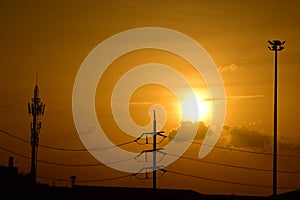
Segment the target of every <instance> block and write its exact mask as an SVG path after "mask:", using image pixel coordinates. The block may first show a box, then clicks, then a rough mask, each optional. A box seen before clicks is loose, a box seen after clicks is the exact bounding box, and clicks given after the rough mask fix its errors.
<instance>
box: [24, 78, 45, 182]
mask: <svg viewBox="0 0 300 200" xmlns="http://www.w3.org/2000/svg"><path fill="white" fill-rule="evenodd" d="M44 111H45V104H43V103H42V102H41V99H40V98H39V86H38V76H36V84H35V86H34V91H33V98H32V99H31V103H28V114H29V115H31V116H32V122H31V123H30V131H31V138H30V142H31V168H30V174H31V176H32V178H33V181H34V182H36V177H37V152H38V146H39V133H40V130H41V127H42V122H41V121H40V116H42V115H44Z"/></svg>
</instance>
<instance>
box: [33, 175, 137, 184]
mask: <svg viewBox="0 0 300 200" xmlns="http://www.w3.org/2000/svg"><path fill="white" fill-rule="evenodd" d="M131 176H134V175H133V174H128V175H123V176H117V177H111V178H103V179H87V180H84V179H82V180H80V179H79V180H76V182H84V183H87V182H89V183H91V182H101V181H110V180H116V179H122V178H127V177H131ZM38 178H41V179H48V180H55V181H61V182H69V180H67V179H59V178H51V177H47V176H38Z"/></svg>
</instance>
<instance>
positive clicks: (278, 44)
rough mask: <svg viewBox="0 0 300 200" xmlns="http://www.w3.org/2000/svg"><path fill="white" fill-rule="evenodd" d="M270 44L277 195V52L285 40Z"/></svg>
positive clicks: (274, 176) (274, 171) (275, 193)
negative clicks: (273, 70) (272, 72)
mask: <svg viewBox="0 0 300 200" xmlns="http://www.w3.org/2000/svg"><path fill="white" fill-rule="evenodd" d="M268 43H269V44H270V45H271V46H269V47H268V48H269V49H270V50H271V51H275V72H274V76H275V78H274V138H273V141H274V144H273V151H274V152H273V196H276V195H277V52H278V51H281V50H282V49H283V48H284V47H283V45H284V43H285V41H283V42H281V41H279V40H273V41H268Z"/></svg>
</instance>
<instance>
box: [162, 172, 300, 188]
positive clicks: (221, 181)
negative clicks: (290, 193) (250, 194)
mask: <svg viewBox="0 0 300 200" xmlns="http://www.w3.org/2000/svg"><path fill="white" fill-rule="evenodd" d="M166 172H169V173H172V174H177V175H181V176H186V177H190V178H197V179H203V180H208V181H214V182H220V183H228V184H235V185H243V186H253V187H263V188H272V186H270V185H259V184H251V183H243V182H235V181H225V180H220V179H213V178H207V177H203V176H195V175H191V174H186V173H182V172H176V171H172V170H166ZM277 188H281V189H293V190H295V189H296V190H298V189H300V188H296V187H281V186H277Z"/></svg>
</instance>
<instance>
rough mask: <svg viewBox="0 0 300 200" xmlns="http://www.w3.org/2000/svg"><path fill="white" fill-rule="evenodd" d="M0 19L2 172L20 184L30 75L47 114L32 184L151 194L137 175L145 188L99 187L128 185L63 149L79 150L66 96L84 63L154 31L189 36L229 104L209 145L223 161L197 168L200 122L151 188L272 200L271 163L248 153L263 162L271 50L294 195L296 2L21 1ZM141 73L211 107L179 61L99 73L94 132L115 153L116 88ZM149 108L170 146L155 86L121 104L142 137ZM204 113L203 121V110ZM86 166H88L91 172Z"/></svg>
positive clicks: (131, 56)
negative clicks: (15, 174) (148, 70)
mask: <svg viewBox="0 0 300 200" xmlns="http://www.w3.org/2000/svg"><path fill="white" fill-rule="evenodd" d="M0 10H1V12H0V13H1V14H0V24H1V32H0V36H1V37H0V41H1V48H0V62H1V68H0V78H1V85H0V92H1V97H2V98H1V102H0V103H1V104H0V130H1V133H0V144H1V145H0V147H1V149H0V164H1V165H7V161H8V157H9V156H14V160H15V165H16V166H17V167H19V170H20V171H21V172H24V173H28V172H29V170H30V159H28V158H25V157H30V143H26V142H25V141H30V122H31V120H32V119H31V117H30V116H29V115H28V113H27V103H28V102H30V101H31V98H32V97H33V88H34V85H35V83H36V73H38V84H39V87H40V97H41V99H42V101H43V102H44V103H45V104H46V110H45V115H44V116H42V118H41V121H42V129H41V133H40V147H39V152H38V159H39V160H41V161H42V162H39V163H38V176H39V177H38V181H40V182H43V183H49V184H52V183H53V182H54V180H56V181H55V182H56V185H69V183H70V180H69V177H70V176H71V175H75V176H76V177H77V183H78V184H86V185H109V186H122V187H151V186H152V180H151V178H149V179H143V178H144V177H145V174H140V175H139V178H142V179H139V178H136V177H133V176H130V177H125V178H121V179H116V180H107V181H101V180H104V179H106V178H107V179H110V178H113V177H120V176H124V175H128V173H124V172H119V171H117V170H115V169H111V168H109V167H107V166H105V165H102V164H101V162H99V161H98V160H96V159H95V158H94V157H93V156H92V155H91V154H90V153H89V152H87V151H67V149H69V148H71V149H84V148H85V147H84V145H83V143H82V142H81V140H80V137H79V135H78V133H77V130H76V128H75V124H74V120H73V115H72V92H73V85H74V81H75V79H76V74H77V72H78V70H79V68H80V66H81V64H82V62H83V61H84V59H85V58H86V57H87V55H88V54H89V53H90V52H91V51H92V50H93V49H94V48H95V47H96V46H97V45H98V44H99V43H101V42H102V41H104V40H105V39H107V38H109V37H111V36H113V35H115V34H118V33H120V32H122V31H126V30H129V29H134V28H140V27H163V28H168V29H173V30H176V31H179V32H181V33H184V34H186V35H188V36H189V37H191V38H193V39H194V40H196V41H197V42H198V43H199V44H201V45H202V46H203V47H204V48H205V49H206V51H207V52H208V53H209V55H210V56H211V58H212V59H213V61H214V62H215V64H216V65H217V66H218V69H219V72H220V74H221V76H222V79H223V82H224V87H225V91H226V97H227V100H226V117H225V123H224V128H223V132H222V134H221V137H220V138H219V140H218V142H217V146H218V147H225V149H224V148H214V149H213V150H212V151H211V152H210V153H209V154H208V155H207V156H206V157H205V158H203V159H199V158H198V151H199V148H200V146H201V145H200V144H201V142H202V140H203V137H204V134H205V133H206V130H207V128H208V127H209V123H210V120H209V118H210V117H209V115H208V116H207V117H206V118H205V117H204V118H201V121H203V122H200V123H199V124H198V134H197V136H196V138H195V140H194V143H193V144H192V145H191V147H190V148H189V149H188V151H187V152H186V153H185V154H184V155H183V156H182V157H181V158H179V159H178V160H176V161H175V162H174V163H172V164H170V165H169V166H167V167H166V168H165V169H166V171H167V172H166V173H165V174H163V176H161V177H160V178H159V179H158V183H157V184H158V185H157V186H158V188H184V189H192V190H196V191H198V192H201V193H214V194H247V195H270V194H271V193H272V188H271V186H272V172H271V170H272V156H271V155H264V154H259V153H257V152H265V153H272V141H273V140H272V135H273V132H272V131H273V80H274V52H271V51H269V50H268V48H267V47H268V43H267V41H268V40H273V39H279V40H282V41H283V40H284V41H286V43H285V45H284V46H285V49H284V50H283V51H281V52H279V54H278V119H279V120H278V144H279V147H278V148H279V149H278V153H279V154H280V155H281V156H279V157H278V170H279V171H280V172H279V173H278V186H279V187H282V188H279V192H285V191H289V190H291V189H288V188H298V189H299V188H300V185H299V178H300V162H299V156H300V136H299V131H298V127H297V126H296V125H298V113H299V112H300V106H299V105H298V102H299V100H298V99H299V98H300V95H299V87H300V81H299V79H298V78H299V76H300V72H299V70H298V65H299V64H298V63H300V57H299V53H300V50H299V46H300V40H299V35H300V20H299V19H300V14H299V2H298V1H296V0H285V1H283V0H282V1H281V0H275V1H269V0H267V1H258V0H251V1H248V0H246V1H236V0H230V1H202V0H198V1H196V0H195V1H192V0H187V1H177V0H173V1H169V0H166V1H160V0H154V1H138V0H132V1H104V0H102V1H96V0H95V1H92V0H87V1H67V0H66V1H39V2H37V1H27V0H26V1H1V2H0ZM148 62H157V63H163V64H165V65H169V66H172V67H173V68H175V69H177V70H178V71H180V73H182V74H183V75H184V76H185V77H187V79H188V80H189V81H190V83H191V85H192V86H193V87H194V89H195V90H196V91H197V92H198V94H200V95H201V98H202V100H205V99H209V98H210V96H209V94H208V91H207V88H206V86H205V83H204V81H203V78H202V77H201V75H199V74H195V71H193V68H192V67H191V66H190V65H189V63H187V62H186V61H185V60H183V59H182V58H180V57H178V56H175V55H172V54H170V53H167V52H164V51H157V50H151V49H147V50H139V51H135V52H130V53H128V54H126V55H123V56H121V57H120V58H118V59H117V60H115V61H114V62H113V63H112V64H111V65H110V66H109V68H108V70H107V71H106V72H105V75H104V76H103V77H102V79H101V80H100V82H99V85H98V88H97V94H96V98H95V99H96V105H95V107H96V110H97V116H98V120H99V123H100V124H101V125H103V127H104V129H105V130H106V131H107V132H110V133H111V132H113V133H114V134H107V136H108V137H109V138H110V139H111V140H112V141H113V142H114V143H115V144H120V143H123V142H127V141H128V140H131V139H132V137H129V136H127V135H125V134H124V133H122V131H121V130H120V129H119V128H118V126H117V125H116V124H115V122H114V119H113V118H112V117H111V116H112V115H111V110H110V99H109V98H110V97H111V92H112V89H113V87H114V85H113V84H115V82H116V81H117V80H118V79H119V78H120V77H121V76H122V74H124V73H126V71H128V70H129V69H131V68H132V67H133V66H136V65H140V64H143V63H148ZM125 92H126V91H125ZM154 100H155V103H160V104H162V105H164V106H165V109H166V111H167V121H166V126H165V127H164V130H165V132H166V134H168V135H169V136H175V135H176V130H177V128H178V127H179V126H180V124H179V123H178V121H179V119H178V112H179V111H178V106H177V105H176V103H178V102H176V98H175V97H174V95H172V94H171V92H170V91H168V90H167V89H166V88H164V87H161V86H158V85H155V84H154V85H146V86H144V87H141V88H139V89H138V90H136V91H135V92H134V93H133V95H132V98H131V104H130V112H131V114H132V118H133V119H134V120H135V122H136V123H138V124H139V125H145V124H147V123H151V121H150V117H149V115H148V109H149V107H150V105H151V103H153V101H154ZM201 105H202V109H204V108H205V109H207V107H208V108H209V106H210V103H209V101H206V103H204V104H203V103H202V104H201ZM207 112H209V109H208V111H207ZM183 123H187V125H186V126H190V127H191V128H192V127H193V126H195V123H189V122H183ZM149 131H151V130H149ZM18 138H19V139H18ZM20 138H22V139H24V140H25V141H22V140H20ZM164 142H165V143H162V144H161V146H163V145H164V144H166V143H169V142H172V141H171V139H170V138H169V139H166V140H165V141H164ZM43 145H44V146H50V147H60V148H62V149H64V150H57V149H50V148H47V147H43ZM137 146H138V147H137ZM149 147H150V148H151V146H144V145H142V146H141V145H137V144H130V145H128V146H123V147H122V148H124V149H125V150H130V151H141V150H143V148H149ZM229 149H237V151H233V150H229ZM243 151H248V153H247V152H243ZM249 151H250V152H251V153H249ZM288 155H292V156H288ZM43 161H47V162H50V163H45V162H43ZM63 164H66V165H63ZM93 164H96V165H97V166H89V165H93ZM70 165H83V166H70ZM262 169H266V170H262ZM294 172H297V173H294ZM158 175H160V172H159V173H158ZM192 176H194V177H192ZM84 180H85V181H84ZM92 180H94V181H92ZM96 180H98V181H96ZM239 183H243V184H239ZM247 184H248V185H247ZM249 184H250V185H249ZM265 186H266V187H265ZM284 188H287V189H284Z"/></svg>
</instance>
